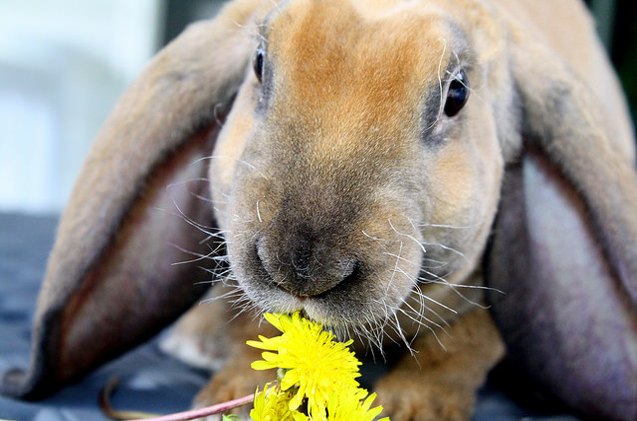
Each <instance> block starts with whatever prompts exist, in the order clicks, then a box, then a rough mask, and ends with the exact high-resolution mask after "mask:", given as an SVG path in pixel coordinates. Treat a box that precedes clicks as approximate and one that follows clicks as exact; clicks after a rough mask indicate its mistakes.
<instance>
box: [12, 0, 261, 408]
mask: <svg viewBox="0 0 637 421" xmlns="http://www.w3.org/2000/svg"><path fill="white" fill-rule="evenodd" d="M258 2H259V0H235V1H234V2H231V3H229V4H228V5H227V6H226V7H225V8H224V9H223V10H222V11H221V12H220V14H219V16H218V17H217V18H215V19H214V20H212V21H207V22H202V23H197V24H195V25H192V26H191V27H190V28H189V29H187V30H186V31H185V32H184V33H183V34H182V35H180V36H179V37H178V38H177V39H176V40H175V41H174V42H173V43H171V44H170V45H169V46H167V47H166V48H165V49H164V50H163V51H162V52H160V53H159V54H158V55H157V57H156V58H155V59H154V60H153V61H152V62H151V63H150V65H149V66H148V68H147V69H146V70H145V71H144V73H143V74H142V75H141V77H140V78H139V79H138V80H137V81H136V82H135V83H134V84H133V85H132V86H131V87H130V88H129V89H128V91H127V92H126V93H125V94H124V96H123V97H122V99H121V100H120V102H119V103H118V105H117V106H116V107H115V109H114V111H113V113H112V114H111V116H110V118H109V119H108V120H107V121H106V123H105V125H104V128H103V129H102V131H101V132H100V134H99V135H98V137H97V138H96V140H95V142H94V143H93V146H92V149H91V152H90V154H89V157H88V159H87V160H86V162H85V164H84V167H83V168H82V172H81V173H80V176H79V178H78V180H77V182H76V185H75V188H74V190H73V193H72V196H71V200H70V202H69V204H68V206H67V208H66V210H65V211H64V214H63V215H62V219H61V221H60V225H59V228H58V232H57V237H56V241H55V245H54V248H53V251H52V253H51V257H50V259H49V263H48V266H47V272H46V276H45V280H44V284H43V286H42V289H41V291H40V295H39V300H38V308H37V312H36V315H35V321H34V330H33V336H32V353H31V362H30V367H29V369H28V370H26V371H24V370H12V371H9V372H8V373H6V374H5V376H4V377H3V378H2V384H1V387H0V392H1V393H4V394H7V395H11V396H14V397H20V398H24V399H38V398H41V397H44V396H46V395H47V394H50V393H52V392H54V391H56V390H57V389H59V388H61V387H62V386H64V385H65V384H67V383H69V382H71V381H74V380H77V379H79V378H80V377H82V376H83V375H85V374H86V373H88V372H89V371H90V370H92V369H94V368H96V367H98V366H99V365H101V364H103V363H105V362H106V361H108V360H110V359H113V358H115V357H117V356H119V355H121V354H122V353H123V352H125V351H127V350H129V349H130V348H132V347H134V346H136V345H139V344H140V343H142V342H143V341H145V340H147V339H148V338H150V337H152V336H153V335H154V334H156V333H157V332H158V331H159V330H160V329H161V328H163V327H164V326H166V325H167V324H168V323H170V322H171V321H173V320H174V319H175V318H176V317H178V316H179V315H180V314H181V313H182V312H184V311H185V310H186V309H187V308H188V307H189V306H190V305H192V303H193V302H194V301H195V300H196V299H197V298H198V297H199V296H200V295H201V293H203V292H205V290H206V288H205V286H203V287H202V286H197V283H198V281H208V280H209V279H210V275H209V274H206V272H205V271H203V270H201V269H200V268H199V266H207V265H209V262H210V261H211V260H212V259H203V258H202V259H200V263H199V264H197V263H190V264H176V263H180V262H184V261H186V260H196V256H204V255H206V254H209V253H212V252H214V251H215V248H216V247H217V245H218V244H217V245H215V244H214V240H215V238H212V239H208V241H207V242H205V241H204V240H206V234H205V233H202V231H200V230H199V229H198V228H202V230H203V231H206V230H209V231H210V232H212V234H211V236H214V233H215V229H214V225H215V223H214V220H213V215H212V210H213V206H214V205H213V203H211V201H210V199H209V183H214V182H215V180H214V176H209V174H208V171H207V169H208V165H209V162H210V156H211V154H212V148H213V146H214V144H215V141H216V137H217V134H218V132H219V130H220V123H221V121H222V119H223V116H224V113H225V112H227V110H228V109H229V108H230V107H231V106H232V103H233V97H234V95H235V93H236V92H237V90H238V88H239V86H240V84H241V83H242V81H243V79H244V77H245V74H246V68H247V65H248V62H249V60H250V57H251V56H252V54H253V49H254V47H255V45H256V42H255V41H254V39H253V33H251V28H250V24H252V23H254V20H253V19H254V14H255V13H256V9H257V6H258ZM210 178H212V179H210ZM198 224H200V225H198Z"/></svg>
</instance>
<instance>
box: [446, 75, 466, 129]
mask: <svg viewBox="0 0 637 421" xmlns="http://www.w3.org/2000/svg"><path fill="white" fill-rule="evenodd" d="M468 99H469V81H468V79H467V75H466V74H465V71H464V70H460V71H459V72H458V74H456V76H455V78H454V80H452V81H451V83H450V84H449V90H448V91H447V101H446V102H445V114H446V115H447V116H448V117H453V116H455V115H456V114H458V113H459V112H460V110H461V109H462V107H464V105H465V104H466V103H467V100H468Z"/></svg>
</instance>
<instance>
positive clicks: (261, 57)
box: [252, 47, 265, 83]
mask: <svg viewBox="0 0 637 421" xmlns="http://www.w3.org/2000/svg"><path fill="white" fill-rule="evenodd" d="M264 61H265V50H264V49H263V47H259V48H257V52H256V53H255V54H254V60H253V62H252V66H253V68H254V74H255V76H256V77H257V80H258V81H259V83H261V82H262V81H263V62H264Z"/></svg>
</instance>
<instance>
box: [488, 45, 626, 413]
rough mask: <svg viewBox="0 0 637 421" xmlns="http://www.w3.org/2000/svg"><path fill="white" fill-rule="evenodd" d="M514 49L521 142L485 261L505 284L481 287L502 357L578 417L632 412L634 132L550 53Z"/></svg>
mask: <svg viewBox="0 0 637 421" xmlns="http://www.w3.org/2000/svg"><path fill="white" fill-rule="evenodd" d="M518 47H519V48H518V49H517V51H515V52H514V53H513V56H512V58H511V63H512V66H513V75H514V78H515V80H516V83H517V89H518V95H519V99H520V101H521V109H522V115H523V121H522V124H521V126H522V138H523V140H522V141H523V145H524V148H523V152H522V156H521V157H520V159H519V161H518V162H517V163H512V164H511V165H509V167H508V169H507V172H506V175H505V182H504V185H503V189H502V198H501V205H500V209H499V214H498V216H497V221H496V226H495V230H494V237H493V242H492V245H491V248H490V253H489V255H488V258H487V268H488V269H487V273H488V274H487V277H488V283H489V285H490V286H492V287H494V288H497V289H500V290H502V291H504V292H505V295H499V294H495V293H493V294H491V297H490V300H491V303H492V305H493V307H492V309H493V314H494V317H495V319H496V321H497V323H498V325H499V327H500V328H501V332H502V335H503V338H504V340H505V342H506V343H507V346H508V349H509V355H510V358H511V359H512V360H513V361H514V362H515V363H516V364H517V365H518V366H519V367H521V368H522V369H524V371H526V373H527V374H528V375H530V377H531V378H532V379H534V380H535V381H536V382H537V383H538V384H539V385H540V386H541V387H543V388H545V390H547V391H548V392H549V393H551V394H553V395H554V396H555V397H557V398H559V399H560V400H561V401H562V402H564V403H566V404H568V405H570V406H571V407H572V408H574V409H575V410H577V411H580V412H581V413H583V414H585V415H586V416H587V417H592V418H595V419H618V420H620V419H621V420H623V419H626V420H628V419H636V418H637V398H636V397H637V174H636V172H635V167H634V157H633V154H632V152H631V151H632V145H630V143H629V142H632V139H631V138H630V135H628V136H626V134H623V136H624V137H623V138H621V137H620V136H622V133H621V130H618V131H616V130H615V127H614V125H613V121H612V118H614V117H615V116H612V115H610V116H609V115H608V113H607V112H606V110H604V109H602V107H601V106H600V104H599V103H600V101H598V100H596V99H595V98H594V96H593V94H592V92H591V90H590V88H589V87H588V86H586V85H585V84H584V83H583V82H581V81H580V80H579V79H578V78H577V77H576V76H575V75H574V74H573V73H572V72H571V71H570V70H569V68H568V67H567V66H566V65H564V64H563V63H562V62H561V61H559V60H558V59H557V58H556V57H555V56H554V55H553V54H551V53H549V52H548V51H545V50H543V49H542V48H541V47H539V46H536V45H533V44H532V43H531V42H528V43H524V44H523V45H518ZM608 72H610V70H608ZM609 77H612V76H610V73H609ZM615 94H616V92H608V95H615ZM605 116H607V117H605Z"/></svg>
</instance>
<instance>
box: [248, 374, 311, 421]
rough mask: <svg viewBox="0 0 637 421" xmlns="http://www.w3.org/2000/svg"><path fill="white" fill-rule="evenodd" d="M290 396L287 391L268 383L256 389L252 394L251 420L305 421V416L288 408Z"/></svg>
mask: <svg viewBox="0 0 637 421" xmlns="http://www.w3.org/2000/svg"><path fill="white" fill-rule="evenodd" d="M290 398H291V395H290V393H289V392H286V391H282V390H280V389H279V388H278V387H277V386H271V384H270V383H268V384H266V385H265V386H264V387H263V390H261V391H260V390H259V389H257V391H256V393H255V394H254V402H253V408H252V410H251V411H250V418H251V419H252V420H253V421H306V420H307V416H305V415H303V414H301V413H300V412H298V411H291V410H290V407H289V405H288V402H289V400H290Z"/></svg>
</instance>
